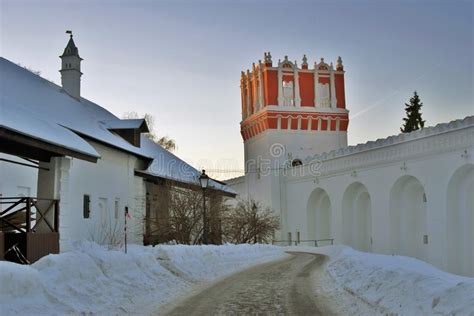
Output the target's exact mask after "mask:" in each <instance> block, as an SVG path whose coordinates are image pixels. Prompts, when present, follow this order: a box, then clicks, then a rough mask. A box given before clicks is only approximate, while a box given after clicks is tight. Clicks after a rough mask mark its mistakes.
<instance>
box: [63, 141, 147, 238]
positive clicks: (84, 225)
mask: <svg viewBox="0 0 474 316" xmlns="http://www.w3.org/2000/svg"><path fill="white" fill-rule="evenodd" d="M90 143H91V145H93V146H94V148H95V149H96V150H97V152H98V153H99V154H100V156H101V159H99V160H98V161H97V163H90V162H87V161H83V160H79V159H71V163H70V170H69V174H68V178H69V188H68V192H67V194H66V196H65V195H62V196H61V197H60V199H61V200H65V199H66V200H67V203H68V206H67V207H66V208H64V207H63V208H62V209H61V240H62V241H66V240H80V239H92V240H95V241H97V242H103V239H104V238H106V240H105V242H106V243H107V242H108V241H109V240H110V238H109V237H105V236H106V235H114V236H115V238H118V239H120V240H123V236H124V233H123V231H124V222H125V216H124V209H125V207H126V206H128V208H129V212H130V215H131V218H130V219H129V220H128V223H127V224H128V225H127V227H128V232H129V233H128V241H129V242H130V243H140V244H141V243H142V242H143V236H142V233H139V231H140V228H141V225H142V224H141V221H142V219H143V213H144V211H143V208H144V203H142V199H143V197H144V192H143V188H142V186H143V180H142V179H141V178H138V177H135V175H134V170H135V168H136V167H137V163H138V161H137V158H135V157H134V156H132V155H129V154H127V153H124V152H120V151H117V150H115V149H111V148H109V147H106V146H103V145H101V144H97V143H94V142H90ZM85 194H87V195H89V196H90V209H91V212H90V218H84V217H83V196H84V195H85ZM116 203H117V207H118V212H116ZM64 244H65V243H64Z"/></svg>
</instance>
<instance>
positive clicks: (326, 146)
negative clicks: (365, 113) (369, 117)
mask: <svg viewBox="0 0 474 316" xmlns="http://www.w3.org/2000/svg"><path fill="white" fill-rule="evenodd" d="M240 87H241V95H242V122H241V124H240V125H241V134H242V137H243V139H244V143H245V152H246V153H245V155H246V161H247V160H248V159H256V158H257V156H262V157H263V156H266V155H265V153H264V152H265V151H268V149H269V146H271V145H273V144H275V143H278V144H281V145H282V146H283V147H284V150H285V153H286V154H287V156H286V157H285V158H288V155H291V156H292V157H293V158H294V159H299V160H301V161H303V160H304V158H305V156H309V155H314V154H316V153H321V152H326V151H330V150H333V149H338V148H341V147H345V146H347V127H348V125H349V116H348V113H349V112H348V111H347V110H346V100H345V92H344V67H343V65H342V59H341V57H339V58H338V59H337V62H336V67H335V68H334V67H333V64H332V63H331V64H329V65H328V64H327V63H325V62H324V59H323V58H321V60H320V62H319V63H317V62H315V63H314V67H313V68H312V69H310V68H309V67H308V62H307V58H306V55H305V56H303V60H302V64H301V68H300V67H298V65H297V63H296V61H295V62H291V61H289V60H288V57H287V56H285V58H284V60H283V61H278V64H277V65H276V67H275V66H273V62H272V57H271V55H270V53H269V52H268V53H265V54H264V61H263V63H262V62H261V61H259V63H258V64H257V65H255V64H253V65H252V70H247V71H246V72H242V74H241V79H240Z"/></svg>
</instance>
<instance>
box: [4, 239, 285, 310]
mask: <svg viewBox="0 0 474 316" xmlns="http://www.w3.org/2000/svg"><path fill="white" fill-rule="evenodd" d="M283 250H284V249H283V248H282V247H276V246H267V245H224V246H210V245H209V246H183V245H173V246H171V245H170V246H156V247H143V246H133V245H132V246H130V247H129V251H128V254H124V253H123V252H121V251H116V250H107V249H105V248H103V247H101V246H98V245H97V244H93V243H90V242H77V243H73V244H72V247H71V251H68V252H65V253H61V254H59V255H49V256H46V257H44V258H42V259H41V260H39V261H38V262H36V263H34V264H33V265H31V266H25V265H18V264H14V263H10V262H3V261H0V314H1V315H15V314H21V315H31V314H42V315H43V314H59V315H61V314H65V313H69V314H71V313H73V314H79V313H93V314H129V313H133V314H141V315H142V314H150V313H152V312H154V311H155V312H156V311H157V309H158V308H159V307H160V306H162V305H164V304H166V303H169V302H170V301H172V300H174V299H176V298H178V297H181V296H184V295H186V294H187V293H189V292H190V291H191V290H192V289H193V288H196V287H197V286H199V285H202V284H203V283H206V282H211V281H213V280H216V279H217V278H220V277H223V276H225V275H228V274H231V273H233V272H236V271H239V270H243V269H245V268H247V267H249V266H251V265H255V264H258V263H263V262H268V261H272V260H277V259H281V258H284V257H286V256H287V255H286V254H285V253H284V252H283Z"/></svg>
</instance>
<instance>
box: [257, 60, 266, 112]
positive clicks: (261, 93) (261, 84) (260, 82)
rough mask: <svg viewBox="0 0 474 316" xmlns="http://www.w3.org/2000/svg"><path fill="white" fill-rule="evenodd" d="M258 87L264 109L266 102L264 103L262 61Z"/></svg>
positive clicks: (259, 65) (259, 66)
mask: <svg viewBox="0 0 474 316" xmlns="http://www.w3.org/2000/svg"><path fill="white" fill-rule="evenodd" d="M258 88H259V96H260V98H259V102H260V109H262V108H263V107H264V106H265V104H264V102H265V101H264V94H265V92H264V90H263V64H262V61H261V60H259V61H258Z"/></svg>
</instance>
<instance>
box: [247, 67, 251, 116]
mask: <svg viewBox="0 0 474 316" xmlns="http://www.w3.org/2000/svg"><path fill="white" fill-rule="evenodd" d="M246 79H247V84H246V85H247V117H248V116H250V115H252V82H251V81H250V71H249V70H248V69H247V76H246Z"/></svg>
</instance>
